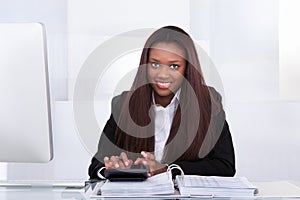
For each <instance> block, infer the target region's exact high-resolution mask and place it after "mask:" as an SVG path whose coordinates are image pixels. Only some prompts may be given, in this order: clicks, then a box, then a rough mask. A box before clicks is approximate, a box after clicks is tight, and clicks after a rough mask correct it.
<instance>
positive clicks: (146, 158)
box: [134, 151, 167, 176]
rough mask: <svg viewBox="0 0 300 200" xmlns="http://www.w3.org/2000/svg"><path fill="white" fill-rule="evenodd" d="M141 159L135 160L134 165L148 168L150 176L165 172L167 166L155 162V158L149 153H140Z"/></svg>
mask: <svg viewBox="0 0 300 200" xmlns="http://www.w3.org/2000/svg"><path fill="white" fill-rule="evenodd" d="M141 155H142V156H143V157H142V158H137V159H136V160H135V161H134V164H135V165H138V164H142V165H144V166H146V167H147V168H149V171H150V176H153V175H156V174H160V173H163V172H166V171H167V166H166V165H164V164H161V163H159V162H157V161H156V160H155V156H154V155H153V154H151V153H149V152H146V151H142V152H141Z"/></svg>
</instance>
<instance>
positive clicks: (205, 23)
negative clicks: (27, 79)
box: [0, 0, 300, 180]
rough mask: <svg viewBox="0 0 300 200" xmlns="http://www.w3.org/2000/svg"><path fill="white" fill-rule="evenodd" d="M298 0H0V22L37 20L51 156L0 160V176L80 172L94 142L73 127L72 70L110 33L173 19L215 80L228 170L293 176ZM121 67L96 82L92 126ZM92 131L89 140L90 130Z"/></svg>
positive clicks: (132, 56)
mask: <svg viewBox="0 0 300 200" xmlns="http://www.w3.org/2000/svg"><path fill="white" fill-rule="evenodd" d="M297 6H299V3H297V0H283V1H282V0H226V1H225V0H223V1H222V0H190V1H186V0H176V1H174V0H172V1H171V0H166V1H159V0H153V1H149V2H144V1H138V0H127V1H117V0H111V1H99V0H69V1H67V0H43V1H38V0H28V1H21V0H10V1H6V0H0V22H32V21H39V22H42V23H44V24H45V26H46V33H47V45H48V47H47V49H48V64H49V71H50V85H51V98H52V117H53V139H54V159H53V160H52V161H51V162H49V163H47V164H25V163H23V164H21V163H1V164H0V177H1V179H6V178H8V179H13V178H15V179H85V178H87V167H88V165H89V162H90V158H91V156H92V154H93V152H91V151H93V148H89V145H87V144H85V142H84V141H83V139H82V138H81V134H83V133H78V131H77V127H76V123H75V122H74V116H73V107H72V99H73V92H74V84H75V82H76V77H77V75H78V73H79V70H80V69H81V67H82V65H83V63H84V61H85V60H86V59H87V57H88V56H89V55H90V54H91V52H93V50H94V49H95V48H97V47H98V46H99V45H101V43H102V42H104V41H106V40H107V39H109V38H112V37H113V36H115V35H116V34H120V33H123V32H126V31H131V30H136V29H142V28H157V27H161V26H164V25H169V24H172V25H178V26H181V27H182V28H184V29H185V30H187V31H188V32H189V33H190V34H191V35H192V37H193V38H194V39H195V41H196V42H197V43H198V44H200V45H201V46H202V48H203V49H204V50H205V51H206V52H207V54H208V55H209V57H210V58H211V60H212V61H213V63H214V65H215V67H216V69H217V71H218V73H219V76H220V78H221V80H222V86H223V89H224V94H223V103H224V108H225V111H226V114H227V119H228V122H229V125H230V129H231V132H232V135H233V140H234V144H235V151H236V163H237V166H236V167H237V176H247V177H248V178H249V179H250V180H279V179H285V180H300V174H299V172H298V171H299V168H300V160H299V159H298V157H299V156H298V155H297V152H298V149H299V147H300V134H299V130H300V125H299V120H298V119H299V118H300V104H299V101H298V100H299V96H300V93H299V92H298V91H299V88H297V87H299V86H297V85H299V84H297V81H298V83H299V80H300V76H299V74H300V72H299V65H300V63H299V58H297V55H296V54H295V53H294V52H296V50H297V48H298V52H299V49H300V45H299V38H297V33H298V35H300V34H299V32H300V31H299V28H297V23H296V21H295V19H297V16H294V15H298V19H299V14H296V12H293V11H294V10H290V9H292V8H297ZM298 8H299V7H298ZM120 45H122V44H120ZM298 57H299V56H298ZM138 59H139V55H138V51H136V52H131V53H128V54H126V55H124V56H123V57H120V58H119V60H116V61H114V63H112V68H115V69H121V68H122V69H124V68H126V67H127V66H132V65H135V64H136V65H137V64H138ZM200 62H201V58H200ZM122 73H124V71H123V70H120V71H119V70H116V72H115V76H114V77H111V76H110V75H109V74H107V75H105V74H104V75H103V77H102V79H101V82H100V83H99V86H98V89H101V91H102V92H103V93H104V94H105V96H104V97H103V96H101V95H99V96H98V97H99V99H97V100H99V102H100V104H101V106H100V107H99V109H97V110H96V111H95V112H96V115H97V117H98V123H99V126H100V127H103V126H104V123H105V121H106V120H107V118H108V116H109V112H110V111H109V109H110V102H109V101H108V100H109V99H111V97H112V95H113V93H112V89H114V87H115V83H116V82H118V78H120V77H122ZM106 80H107V81H106ZM103 82H105V84H101V83H103ZM297 89H298V90H297ZM99 134H100V133H99ZM94 137H95V138H94V144H90V145H92V146H96V145H97V142H98V138H99V136H94Z"/></svg>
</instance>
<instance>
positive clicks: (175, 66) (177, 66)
mask: <svg viewBox="0 0 300 200" xmlns="http://www.w3.org/2000/svg"><path fill="white" fill-rule="evenodd" d="M178 68H179V65H176V64H172V65H170V69H173V70H176V69H178Z"/></svg>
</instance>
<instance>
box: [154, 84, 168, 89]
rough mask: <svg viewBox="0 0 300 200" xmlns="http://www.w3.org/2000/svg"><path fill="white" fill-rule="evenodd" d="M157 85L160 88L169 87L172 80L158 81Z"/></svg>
mask: <svg viewBox="0 0 300 200" xmlns="http://www.w3.org/2000/svg"><path fill="white" fill-rule="evenodd" d="M156 85H157V87H158V88H160V89H168V88H169V87H170V85H171V83H170V82H156Z"/></svg>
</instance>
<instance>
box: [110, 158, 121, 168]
mask: <svg viewBox="0 0 300 200" xmlns="http://www.w3.org/2000/svg"><path fill="white" fill-rule="evenodd" d="M110 160H111V162H112V166H113V167H114V168H119V167H120V165H119V158H118V157H117V156H112V157H110Z"/></svg>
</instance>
